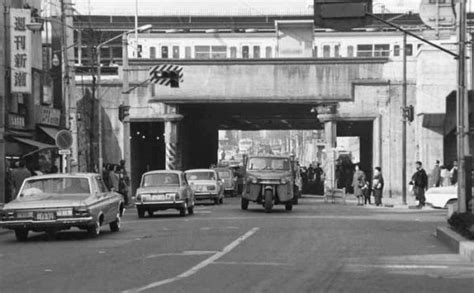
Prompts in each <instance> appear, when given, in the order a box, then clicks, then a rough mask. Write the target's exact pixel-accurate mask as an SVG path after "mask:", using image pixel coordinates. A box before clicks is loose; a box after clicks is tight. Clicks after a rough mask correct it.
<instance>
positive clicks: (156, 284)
mask: <svg viewBox="0 0 474 293" xmlns="http://www.w3.org/2000/svg"><path fill="white" fill-rule="evenodd" d="M259 229H260V228H259V227H254V228H252V229H250V230H249V231H248V232H247V233H245V234H244V235H242V236H240V237H239V238H237V239H235V240H234V241H232V242H231V243H230V244H229V245H227V246H226V247H224V249H222V251H218V252H217V253H215V254H213V255H212V256H210V257H209V258H207V259H205V260H203V261H202V262H200V263H198V264H197V265H195V266H194V267H192V268H190V269H189V270H187V271H185V272H183V273H182V274H180V275H178V276H176V277H173V278H169V279H165V280H161V281H158V282H154V283H151V284H148V285H146V286H143V287H139V288H135V289H129V290H125V291H122V293H131V292H142V291H145V290H149V289H153V288H156V287H159V286H163V285H166V284H169V283H173V282H176V281H178V280H181V279H184V278H187V277H190V276H192V275H194V274H196V273H197V272H199V271H200V270H202V269H203V268H205V267H207V266H208V265H210V264H212V263H213V262H215V261H216V260H218V259H220V258H221V257H223V256H224V255H226V254H228V253H229V252H231V251H232V250H233V249H234V248H236V247H237V246H239V244H241V243H242V242H244V241H245V240H246V239H247V238H249V237H250V236H252V235H253V234H255V233H256V232H257V231H258V230H259Z"/></svg>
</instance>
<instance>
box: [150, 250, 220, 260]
mask: <svg viewBox="0 0 474 293" xmlns="http://www.w3.org/2000/svg"><path fill="white" fill-rule="evenodd" d="M214 253H217V251H206V250H202V251H201V250H188V251H183V252H170V253H159V254H151V255H148V256H147V257H145V258H146V259H149V258H156V257H162V256H189V255H206V254H214Z"/></svg>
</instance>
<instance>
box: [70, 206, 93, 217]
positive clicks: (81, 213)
mask: <svg viewBox="0 0 474 293" xmlns="http://www.w3.org/2000/svg"><path fill="white" fill-rule="evenodd" d="M72 213H73V215H74V216H76V217H88V216H90V210H89V208H87V207H77V208H73V209H72Z"/></svg>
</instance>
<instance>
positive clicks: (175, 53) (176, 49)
mask: <svg viewBox="0 0 474 293" xmlns="http://www.w3.org/2000/svg"><path fill="white" fill-rule="evenodd" d="M173 59H179V46H173Z"/></svg>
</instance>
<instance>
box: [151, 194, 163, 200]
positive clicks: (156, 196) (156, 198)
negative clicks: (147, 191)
mask: <svg viewBox="0 0 474 293" xmlns="http://www.w3.org/2000/svg"><path fill="white" fill-rule="evenodd" d="M151 199H152V200H164V199H165V196H164V195H163V194H158V195H152V196H151Z"/></svg>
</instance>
